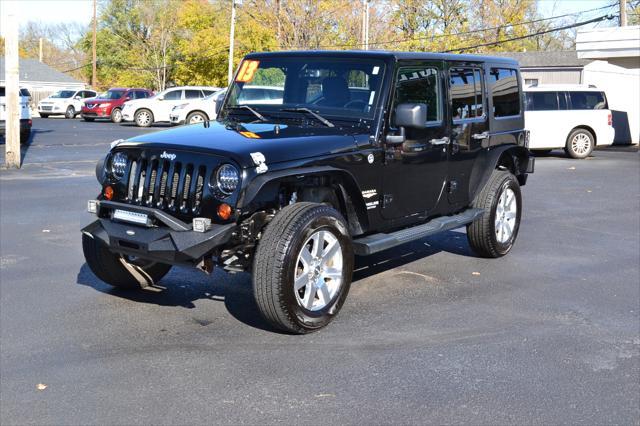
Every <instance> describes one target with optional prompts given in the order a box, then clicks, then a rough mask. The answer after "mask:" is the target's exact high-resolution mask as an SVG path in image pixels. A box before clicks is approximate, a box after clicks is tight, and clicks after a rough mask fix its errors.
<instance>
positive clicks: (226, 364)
mask: <svg viewBox="0 0 640 426" xmlns="http://www.w3.org/2000/svg"><path fill="white" fill-rule="evenodd" d="M155 130H158V128H155V129H151V130H149V129H144V130H141V129H138V128H135V127H132V126H126V125H115V124H111V123H99V122H94V123H85V122H83V121H81V120H79V119H76V120H64V119H55V118H53V119H52V118H50V119H46V120H45V119H34V132H33V137H32V141H31V144H30V146H29V147H28V149H26V152H25V153H24V166H23V168H22V169H21V170H19V171H17V170H0V236H1V239H0V244H1V245H0V307H1V309H0V342H1V348H0V377H1V379H0V423H1V424H3V425H10V424H211V423H226V424H265V423H267V424H272V423H284V424H293V423H306V424H319V423H327V424H335V423H340V424H342V423H346V424H388V423H402V424H409V423H412V424H415V423H435V424H445V423H446V424H459V423H466V424H514V423H515V424H578V423H580V424H639V422H640V315H639V312H640V282H639V281H640V272H639V260H640V237H639V236H640V220H639V216H638V212H639V211H640V167H639V166H640V161H639V160H640V157H639V156H638V153H637V151H634V150H632V149H621V150H620V149H614V150H605V151H595V152H594V154H593V156H592V157H591V158H589V159H588V160H583V161H576V160H569V159H566V158H564V157H563V155H562V154H561V153H560V152H558V153H557V155H554V154H551V155H549V156H546V157H543V158H539V159H538V161H537V163H536V172H535V174H534V175H532V176H531V177H530V179H529V183H528V184H527V185H526V186H525V187H524V188H523V197H524V198H523V201H524V214H523V221H522V225H521V229H520V235H519V238H518V241H517V243H516V246H515V248H514V250H513V251H512V252H511V253H510V254H509V255H508V256H506V257H504V258H501V259H497V260H487V259H480V258H476V257H474V256H473V255H472V253H471V252H470V249H469V247H468V244H467V242H466V237H465V235H464V230H458V231H453V232H448V233H446V234H444V235H441V236H438V237H431V238H427V239H425V240H421V241H418V242H415V243H411V244H408V245H405V246H402V247H400V248H397V249H393V250H392V251H391V252H390V253H381V254H380V255H376V256H373V257H371V258H361V259H358V260H357V271H356V274H355V277H354V284H353V286H352V289H351V293H350V295H349V298H348V299H347V302H346V304H345V306H344V308H343V310H342V312H341V314H340V316H339V318H338V319H337V320H336V321H335V322H334V323H332V324H331V325H330V326H329V327H328V328H326V329H324V330H322V331H321V332H318V333H315V334H312V335H308V336H290V335H283V334H279V333H275V332H273V331H272V330H269V329H268V328H267V327H266V326H265V324H264V323H263V322H262V321H261V319H260V318H259V317H258V315H257V312H256V307H255V305H254V303H253V301H252V299H251V287H250V286H251V282H250V277H249V276H248V275H246V274H236V275H229V274H226V273H224V272H220V271H216V272H215V273H214V275H213V276H211V277H208V276H206V275H204V274H202V273H200V272H197V271H191V270H186V269H181V268H175V269H173V270H172V272H171V273H170V274H169V275H168V276H167V277H166V278H165V279H164V280H163V281H162V285H163V286H164V287H165V288H164V289H163V290H160V291H157V292H153V291H145V292H140V293H133V294H130V293H125V292H121V291H118V290H114V289H112V288H110V287H109V286H107V285H105V284H104V283H102V282H100V281H99V280H98V279H97V278H96V277H95V276H93V274H92V273H91V272H90V271H89V269H88V267H87V266H86V265H85V263H84V259H83V255H82V249H81V244H80V240H81V237H80V232H79V230H80V228H81V227H82V226H84V225H85V224H87V223H89V221H91V217H90V216H89V214H87V213H86V212H85V210H86V201H87V199H89V198H93V197H95V195H96V193H97V191H98V187H97V182H96V180H95V176H94V166H95V163H96V161H97V160H98V158H100V157H101V156H102V155H104V153H105V152H106V151H107V149H108V148H109V142H111V141H113V140H115V139H119V138H125V137H129V136H133V135H136V134H140V133H141V132H149V131H155ZM0 147H1V148H2V151H3V153H2V154H1V155H0V161H2V162H4V145H0ZM39 385H40V386H39ZM45 386H46V388H45Z"/></svg>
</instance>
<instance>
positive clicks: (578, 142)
mask: <svg viewBox="0 0 640 426" xmlns="http://www.w3.org/2000/svg"><path fill="white" fill-rule="evenodd" d="M571 149H572V150H573V152H575V153H576V154H578V155H585V154H586V153H588V152H589V150H590V149H591V138H590V137H589V135H587V134H585V133H578V134H576V135H575V136H574V137H573V139H571Z"/></svg>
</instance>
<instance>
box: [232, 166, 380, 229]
mask: <svg viewBox="0 0 640 426" xmlns="http://www.w3.org/2000/svg"><path fill="white" fill-rule="evenodd" d="M314 175H324V176H327V175H329V176H331V177H335V178H337V179H338V180H339V181H340V183H339V187H340V193H339V194H337V195H338V196H339V197H340V198H341V199H342V201H343V202H344V204H345V206H344V207H345V209H346V211H347V213H348V215H349V216H351V213H352V214H355V215H356V218H355V219H357V221H358V222H359V223H358V224H357V225H356V228H359V229H357V232H356V233H358V234H360V233H363V232H364V231H363V230H364V229H367V228H368V224H369V218H368V215H367V208H366V204H365V202H364V198H363V197H362V193H361V191H360V188H359V186H358V184H357V183H356V180H355V178H354V177H353V175H352V174H351V173H349V172H348V171H346V170H342V169H337V168H335V167H331V166H314V167H299V168H293V169H285V170H276V171H273V172H268V173H265V174H261V175H258V176H256V177H255V178H254V179H253V180H252V181H251V182H250V183H249V184H248V185H247V187H246V188H245V189H244V190H243V191H242V193H241V194H240V197H239V199H238V203H237V206H238V209H245V208H246V207H247V206H249V205H250V204H251V203H252V202H253V201H254V200H255V199H256V198H258V197H259V196H260V195H261V194H262V193H264V192H266V191H270V190H277V188H278V186H279V184H280V181H281V180H282V179H285V178H290V177H296V178H301V177H307V176H314ZM272 184H277V185H272ZM347 219H349V218H347ZM354 231H355V230H354Z"/></svg>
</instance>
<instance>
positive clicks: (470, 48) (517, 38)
mask: <svg viewBox="0 0 640 426" xmlns="http://www.w3.org/2000/svg"><path fill="white" fill-rule="evenodd" d="M613 18H615V15H602V16H599V17H597V18H593V19H589V20H588V21H583V22H577V23H575V24H570V25H565V26H562V27H558V28H551V29H548V30H544V31H538V32H536V33H533V34H527V35H523V36H518V37H511V38H507V39H503V40H496V41H491V42H487V43H480V44H476V45H473V46H464V47H458V48H455V49H449V50H443V51H442V53H449V52H464V51H466V50H473V49H477V48H478V47H486V46H495V45H497V44H502V43H507V42H510V41H517V40H524V39H527V38H531V37H537V36H540V35H544V34H549V33H553V32H556V31H562V30H568V29H570V28H576V27H582V26H584V25H588V24H592V23H594V22H600V21H604V20H610V19H613Z"/></svg>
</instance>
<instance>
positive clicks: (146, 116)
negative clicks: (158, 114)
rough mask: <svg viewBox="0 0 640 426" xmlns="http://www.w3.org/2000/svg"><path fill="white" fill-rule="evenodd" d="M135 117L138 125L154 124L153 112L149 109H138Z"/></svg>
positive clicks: (147, 125)
mask: <svg viewBox="0 0 640 426" xmlns="http://www.w3.org/2000/svg"><path fill="white" fill-rule="evenodd" d="M134 119H135V121H136V125H137V126H138V127H149V126H151V125H152V124H153V113H152V112H151V111H149V110H148V109H141V110H138V111H136V114H135V116H134Z"/></svg>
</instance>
